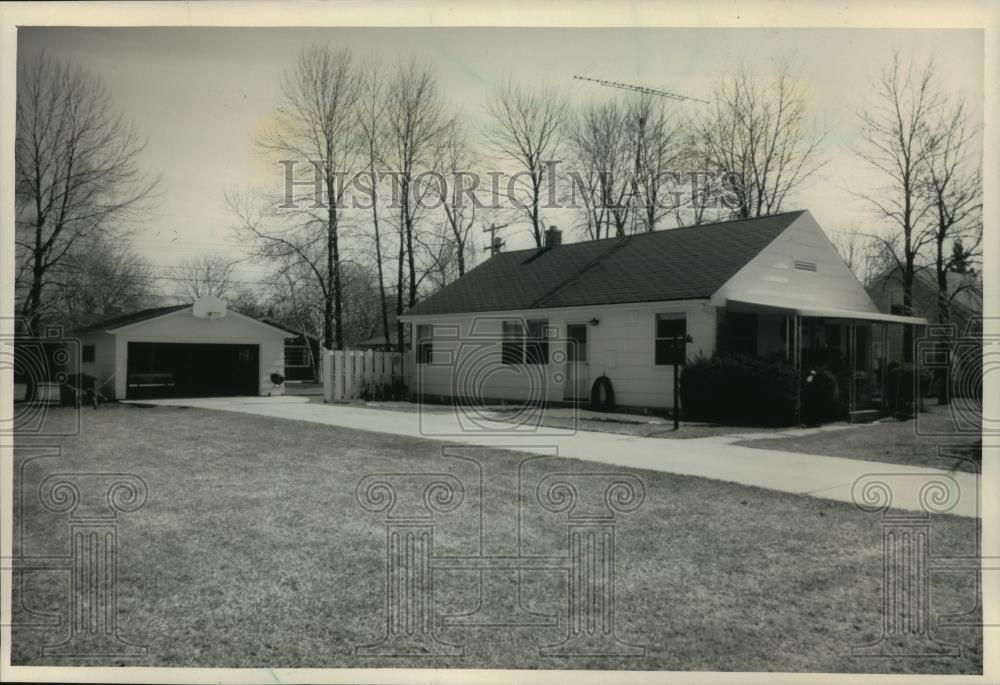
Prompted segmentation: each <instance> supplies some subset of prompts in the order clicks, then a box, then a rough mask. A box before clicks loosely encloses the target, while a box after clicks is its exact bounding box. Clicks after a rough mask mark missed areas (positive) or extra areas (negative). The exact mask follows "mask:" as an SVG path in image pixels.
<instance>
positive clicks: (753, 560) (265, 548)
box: [12, 406, 982, 673]
mask: <svg viewBox="0 0 1000 685" xmlns="http://www.w3.org/2000/svg"><path fill="white" fill-rule="evenodd" d="M68 418H69V412H68V411H66V410H59V411H58V412H56V413H55V415H54V416H53V417H52V421H54V422H55V423H58V422H60V421H66V420H68ZM62 447H63V450H64V454H63V457H62V459H61V460H41V461H37V462H31V463H30V464H29V467H28V468H27V471H26V473H25V481H26V482H25V483H24V485H25V486H26V487H25V491H26V492H27V493H28V494H29V496H28V497H27V498H26V503H25V504H26V516H25V521H26V522H27V523H28V525H27V526H26V538H25V540H26V542H25V545H26V549H25V552H26V553H30V554H46V553H49V554H58V553H64V552H65V549H66V548H65V546H64V540H65V539H66V538H65V535H66V532H65V520H64V518H63V517H62V516H59V515H55V514H51V513H49V512H47V511H44V510H42V509H41V508H40V506H39V505H38V504H37V503H36V502H35V499H34V496H33V493H35V492H36V491H37V483H38V482H39V481H40V480H41V479H43V478H44V477H45V476H46V475H47V474H48V473H51V472H53V471H55V470H59V471H74V472H80V471H124V472H131V473H135V474H137V475H139V476H141V477H142V478H144V479H145V480H146V481H147V482H148V485H149V501H148V503H147V505H146V507H145V508H144V509H142V510H140V511H138V512H136V513H133V514H128V515H125V516H124V517H123V522H122V525H121V559H120V563H119V578H120V599H119V604H120V613H121V633H122V635H123V636H124V637H126V638H127V639H129V640H131V641H134V642H139V643H142V644H146V645H147V646H148V649H149V656H148V657H146V658H142V659H135V660H130V661H129V662H128V663H129V664H132V665H141V666H220V667H264V666H271V667H295V666H312V667H424V668H448V667H452V668H489V667H497V668H563V669H567V668H568V669H580V668H608V669H629V670H648V669H671V670H674V669H676V670H749V671H767V670H775V671H814V672H816V671H819V672H926V673H981V672H982V632H981V630H979V629H976V628H962V629H956V628H943V629H939V630H937V631H936V633H935V635H936V637H937V638H938V639H939V640H941V641H945V642H949V643H953V644H957V645H960V646H961V647H962V655H961V656H959V657H950V658H930V659H927V658H923V659H881V658H879V659H855V658H852V657H851V645H855V644H864V643H869V642H872V641H874V640H875V639H876V638H877V637H878V635H879V634H880V631H881V617H880V613H879V612H880V606H881V605H880V599H879V597H880V595H879V588H880V582H881V577H882V560H881V537H880V534H881V533H880V526H879V516H878V515H877V514H868V513H863V512H860V511H858V510H856V509H855V508H854V507H852V506H851V505H847V504H841V503H836V502H829V501H824V500H818V499H813V498H809V497H800V496H795V495H788V494H781V493H775V492H771V491H767V490H762V489H756V488H748V487H743V486H737V485H733V484H727V483H722V482H717V481H709V480H703V479H698V478H690V477H682V476H674V475H668V474H662V473H656V472H648V471H633V472H632V473H634V474H635V475H636V476H638V477H639V478H640V479H641V480H642V482H643V483H644V484H645V489H646V498H645V502H644V504H643V506H642V507H641V508H639V509H638V510H637V511H635V512H633V513H631V514H626V515H622V516H619V526H618V529H617V548H616V554H617V560H618V579H617V585H616V593H617V605H616V612H617V618H616V620H617V633H618V636H619V637H620V638H621V639H622V640H625V641H627V642H630V643H633V644H638V645H644V646H645V647H646V648H647V654H646V656H645V657H641V658H632V659H624V658H582V657H574V658H569V659H565V658H551V657H540V656H538V647H539V646H541V645H544V644H548V643H554V642H559V641H560V639H561V638H562V636H563V635H564V634H565V630H566V625H565V620H564V619H563V621H562V622H561V623H560V625H557V626H555V627H542V628H506V629H504V628H491V629H460V628H451V627H446V628H444V629H443V630H442V631H441V632H440V636H441V638H442V639H443V640H445V641H447V642H452V643H461V644H464V645H465V646H466V656H465V657H463V658H457V657H451V658H422V659H421V658H399V659H385V658H382V659H377V658H360V657H356V656H354V647H355V646H357V645H364V644H369V643H372V642H375V641H377V640H378V639H379V638H380V636H381V635H382V633H383V632H384V629H385V578H386V577H385V571H384V544H385V543H384V540H385V532H384V527H383V524H382V517H381V515H380V514H376V513H368V512H365V511H363V510H361V509H360V507H359V506H358V504H357V502H356V500H355V485H356V484H357V482H358V480H359V479H360V478H362V477H363V476H365V475H366V474H368V473H371V472H376V471H377V472H428V471H434V472H447V473H452V474H454V475H456V476H459V477H461V478H463V480H465V482H466V483H467V485H471V483H472V482H473V481H472V479H471V475H472V472H471V471H470V470H469V469H468V466H467V464H466V463H464V462H461V461H459V460H453V459H448V458H444V457H442V456H441V455H442V444H441V443H437V442H434V441H428V440H418V439H408V438H400V437H394V436H387V435H382V434H373V433H361V432H357V431H351V430H343V429H337V428H332V427H327V426H321V425H315V424H308V423H301V422H290V421H282V420H272V419H266V418H259V417H253V416H247V415H240V414H234V413H227V412H212V411H203V410H194V409H178V408H147V409H141V408H132V407H126V406H107V407H102V408H101V409H99V410H97V411H94V410H86V411H85V412H84V426H83V432H82V435H81V436H80V437H77V438H70V439H65V440H63V441H62ZM31 453H32V451H31V450H30V449H28V448H27V446H26V445H25V444H24V441H21V445H20V448H19V449H18V451H17V462H18V464H21V463H23V460H24V459H25V458H26V457H27V456H28V455H29V454H31ZM525 456H526V455H523V454H516V453H510V452H504V451H493V452H491V453H489V455H488V459H487V460H486V461H487V464H488V466H489V468H490V469H491V470H493V469H495V471H496V473H499V474H505V475H497V476H492V477H490V478H488V479H487V480H486V483H487V485H486V487H487V489H488V493H487V495H488V496H492V495H496V496H497V498H498V499H499V501H500V502H501V504H500V505H498V506H496V507H490V508H489V509H488V512H487V513H488V527H489V528H490V529H491V530H495V531H498V532H499V533H501V534H502V537H503V539H504V540H505V541H508V542H509V541H510V540H513V539H514V534H515V530H516V527H515V521H516V517H515V514H514V507H513V505H514V503H515V499H516V498H515V496H514V494H513V493H514V492H515V491H516V490H515V488H516V477H515V472H516V467H517V465H518V463H519V462H521V461H522V460H523V459H524V458H525ZM56 462H59V463H56ZM533 463H535V464H536V465H538V466H541V465H543V464H545V462H533ZM546 468H547V469H549V470H570V471H573V470H576V471H581V470H583V471H590V472H593V471H609V470H611V469H610V468H609V467H606V466H601V465H598V464H592V463H585V462H579V461H574V460H570V459H562V460H558V459H556V460H548V462H547V467H546ZM616 470H619V469H616ZM15 472H17V470H16V471H15ZM525 473H526V477H536V479H537V477H538V476H539V475H540V473H542V472H541V471H538V472H536V471H535V470H532V469H527V470H526V471H525ZM17 485H18V483H15V486H17ZM525 492H526V493H527V494H526V495H525V500H524V501H525V509H524V511H525V513H524V517H523V523H522V530H523V532H524V535H523V545H524V552H525V553H530V554H563V553H565V547H566V542H565V541H566V533H565V527H564V525H563V523H562V522H563V520H564V517H565V514H552V513H548V512H543V511H541V510H540V509H539V508H538V507H537V505H534V502H535V500H534V488H533V487H529V488H526V489H525ZM473 493H474V490H472V489H470V490H469V491H468V493H467V499H468V502H466V503H464V504H463V505H462V507H460V508H459V509H458V510H456V511H455V512H453V513H452V514H447V515H443V516H442V518H441V521H442V525H441V526H440V527H439V529H438V530H437V531H436V532H435V536H436V537H435V545H436V549H438V550H439V551H440V552H441V553H447V554H456V553H469V552H472V551H474V550H475V548H476V547H475V541H476V535H477V532H478V530H479V527H478V525H479V524H478V520H477V519H476V517H475V516H474V515H473V512H474V508H471V509H470V508H468V507H473V505H474V501H475V498H474V497H473ZM581 494H582V495H584V496H587V495H590V494H593V493H588V492H587V491H583V492H582V493H581ZM63 516H64V515H63ZM975 533H976V526H975V522H974V521H972V520H968V519H958V518H953V517H940V518H937V519H935V520H934V524H933V530H932V541H931V544H932V546H933V552H934V554H935V555H948V554H970V553H972V552H973V551H974V547H975ZM471 576H474V574H469V573H462V572H445V573H442V574H439V575H435V577H434V583H435V593H436V602H437V604H436V606H437V608H438V609H439V610H440V611H444V612H459V611H468V610H470V609H471V608H472V607H473V606H474V605H475V601H476V595H475V593H476V587H475V585H474V583H473V578H472V577H471ZM931 579H932V588H931V597H932V601H933V605H932V611H933V613H934V614H935V615H936V614H940V613H956V612H964V611H968V610H970V609H971V608H973V607H974V606H976V599H977V598H976V593H977V590H976V583H975V575H974V573H973V572H966V571H961V572H948V573H933V574H931ZM66 588H67V579H66V577H65V574H60V573H49V572H34V573H31V574H28V580H27V587H26V600H27V602H28V603H29V604H30V605H31V607H32V608H34V609H36V610H45V609H48V610H53V611H56V610H59V609H60V608H61V607H63V605H64V604H65V599H63V598H64V597H65V593H66ZM522 589H523V603H524V604H525V605H526V606H527V607H529V608H531V609H532V610H534V611H539V612H546V613H552V614H560V613H565V605H564V602H565V599H564V597H565V595H566V579H565V576H564V574H562V573H554V572H543V571H533V572H529V573H525V574H523V588H522ZM932 619H933V617H932ZM61 637H62V634H61V633H60V631H59V630H55V631H53V630H43V629H34V628H32V629H28V628H17V629H15V630H14V632H13V642H12V662H13V663H14V664H34V665H39V664H51V665H59V664H67V663H75V664H80V665H104V664H108V663H119V662H118V661H116V660H114V659H103V660H102V659H90V660H83V659H77V660H75V661H72V660H71V661H70V662H67V661H65V660H59V659H52V658H45V659H43V658H42V657H41V656H40V647H41V645H42V644H45V643H50V642H56V641H59V640H60V639H61ZM121 663H124V662H121Z"/></svg>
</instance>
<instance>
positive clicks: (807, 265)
mask: <svg viewBox="0 0 1000 685" xmlns="http://www.w3.org/2000/svg"><path fill="white" fill-rule="evenodd" d="M795 268H796V269H798V270H799V271H815V270H816V262H810V261H808V260H805V259H796V260H795Z"/></svg>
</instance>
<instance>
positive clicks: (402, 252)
mask: <svg viewBox="0 0 1000 685" xmlns="http://www.w3.org/2000/svg"><path fill="white" fill-rule="evenodd" d="M403 226H404V219H403V211H402V209H400V212H399V254H398V255H397V257H396V333H397V334H398V336H399V337H398V338H397V339H396V345H397V346H398V348H399V351H400V352H402V350H403V322H402V321H400V319H399V317H400V316H402V314H403V258H404V257H405V256H406V242H405V241H406V236H405V233H406V230H405V229H404V228H403Z"/></svg>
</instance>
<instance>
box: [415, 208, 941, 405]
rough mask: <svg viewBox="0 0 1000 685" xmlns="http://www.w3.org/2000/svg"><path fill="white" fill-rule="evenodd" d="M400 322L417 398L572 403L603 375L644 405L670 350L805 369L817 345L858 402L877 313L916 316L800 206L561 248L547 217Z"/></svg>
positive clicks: (883, 323) (881, 362)
mask: <svg viewBox="0 0 1000 685" xmlns="http://www.w3.org/2000/svg"><path fill="white" fill-rule="evenodd" d="M403 320H404V321H405V322H408V323H409V324H411V325H412V326H414V330H413V337H412V340H414V345H413V346H412V349H411V352H410V354H411V355H412V360H411V361H412V362H413V364H412V365H411V366H410V368H411V369H413V373H412V376H413V377H412V378H411V385H410V387H411V390H412V391H414V392H415V393H416V394H418V395H421V396H424V397H427V398H456V397H460V398H462V399H463V400H468V401H472V402H492V401H496V400H515V401H538V400H544V401H547V402H559V401H567V400H583V399H587V398H589V397H590V396H591V391H592V388H593V385H594V383H595V381H596V379H597V378H598V377H601V376H605V377H606V378H607V379H608V381H610V383H611V386H612V388H613V390H614V395H615V400H616V403H617V404H618V405H619V406H623V407H636V408H655V409H668V408H671V407H672V406H673V369H674V366H673V364H674V362H675V361H680V362H684V361H689V360H691V359H693V358H694V357H696V356H697V355H706V356H709V355H711V354H713V353H714V352H715V351H716V350H731V351H741V352H745V353H750V354H763V353H767V352H783V353H784V354H785V355H786V357H787V358H788V359H789V360H790V361H792V362H794V363H795V364H796V365H797V366H799V367H800V368H801V365H802V363H803V362H802V360H803V355H807V356H808V354H809V353H810V351H813V350H816V349H823V350H827V351H829V350H836V351H838V352H839V353H841V354H842V355H843V357H844V359H849V360H850V362H851V364H852V369H853V370H854V372H855V377H856V378H857V383H856V386H857V387H852V389H851V392H852V397H851V404H852V409H853V408H860V407H862V406H863V405H864V404H865V403H869V402H873V401H878V399H879V398H878V393H879V378H880V372H881V371H883V370H884V369H885V366H886V359H885V352H886V348H885V346H884V344H882V341H883V340H884V339H885V336H886V335H887V330H888V326H890V325H923V324H925V323H926V321H925V320H924V319H920V318H915V317H905V316H894V315H889V314H883V313H880V312H879V310H878V307H877V306H876V305H875V303H874V302H872V300H871V298H870V297H869V296H868V294H867V293H866V292H865V289H864V288H863V287H862V286H861V284H860V283H859V282H858V280H857V279H856V278H855V276H854V274H853V273H852V272H851V270H850V269H849V268H848V267H847V265H846V264H845V263H844V261H843V260H842V259H841V257H840V255H839V254H838V253H837V250H836V248H835V247H834V246H833V244H832V243H831V242H830V240H829V239H828V238H827V236H826V234H825V233H824V232H823V230H822V229H821V228H820V227H819V225H818V224H817V223H816V222H815V220H813V218H812V216H811V215H810V214H809V212H808V211H796V212H788V213H783V214H776V215H772V216H767V217H761V218H756V219H745V220H737V221H727V222H720V223H714V224H705V225H701V226H690V227H684V228H677V229H672V230H663V231H656V232H652V233H642V234H637V235H632V236H627V237H624V238H609V239H603V240H592V241H586V242H580V243H571V244H565V245H563V244H562V241H561V238H560V233H559V231H558V230H557V229H555V228H550V229H549V231H548V232H547V235H546V245H545V247H543V248H540V249H528V250H518V251H512V252H500V253H498V254H495V255H493V256H492V257H491V258H490V259H488V260H487V261H486V262H484V263H483V264H481V265H479V266H478V267H476V268H475V269H473V270H472V271H470V272H469V273H467V274H465V275H464V276H463V277H462V278H459V279H458V280H457V281H455V282H454V283H451V284H450V285H448V286H447V287H445V288H443V289H441V290H440V291H438V292H436V293H434V294H433V295H431V296H430V297H428V298H427V299H426V300H424V301H423V302H421V303H419V304H418V305H417V306H416V307H414V308H412V309H411V310H409V312H407V313H406V314H405V315H404V316H403ZM678 341H685V342H678ZM680 348H683V349H682V350H681V351H679V352H678V350H680ZM677 354H680V355H681V356H680V357H679V358H678V357H677Z"/></svg>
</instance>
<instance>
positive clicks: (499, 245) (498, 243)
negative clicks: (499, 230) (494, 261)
mask: <svg viewBox="0 0 1000 685" xmlns="http://www.w3.org/2000/svg"><path fill="white" fill-rule="evenodd" d="M501 250H503V238H501V237H500V236H495V237H494V238H493V244H492V245H490V256H491V257H494V256H496V255H498V254H500V251H501Z"/></svg>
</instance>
